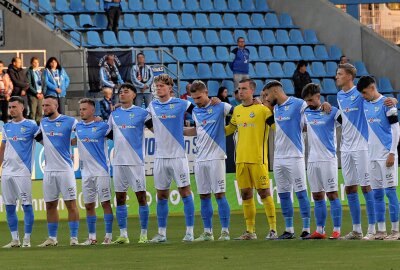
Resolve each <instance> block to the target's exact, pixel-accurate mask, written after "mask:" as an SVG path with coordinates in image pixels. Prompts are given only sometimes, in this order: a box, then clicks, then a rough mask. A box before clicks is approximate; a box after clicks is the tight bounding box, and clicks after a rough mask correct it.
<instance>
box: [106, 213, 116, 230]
mask: <svg viewBox="0 0 400 270" xmlns="http://www.w3.org/2000/svg"><path fill="white" fill-rule="evenodd" d="M113 221H114V216H113V214H104V224H105V227H106V233H112V226H113Z"/></svg>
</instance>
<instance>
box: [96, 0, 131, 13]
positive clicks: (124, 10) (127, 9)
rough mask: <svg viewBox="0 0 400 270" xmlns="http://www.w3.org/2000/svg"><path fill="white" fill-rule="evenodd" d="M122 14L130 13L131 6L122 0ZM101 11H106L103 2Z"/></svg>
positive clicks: (101, 2)
mask: <svg viewBox="0 0 400 270" xmlns="http://www.w3.org/2000/svg"><path fill="white" fill-rule="evenodd" d="M120 5H121V9H122V13H126V12H129V6H128V3H127V2H126V1H125V0H121V2H120ZM100 9H101V10H104V3H103V1H100Z"/></svg>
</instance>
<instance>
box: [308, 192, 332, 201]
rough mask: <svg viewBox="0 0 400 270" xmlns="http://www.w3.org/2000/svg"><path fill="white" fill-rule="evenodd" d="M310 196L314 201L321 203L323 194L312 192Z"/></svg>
mask: <svg viewBox="0 0 400 270" xmlns="http://www.w3.org/2000/svg"><path fill="white" fill-rule="evenodd" d="M312 196H313V199H314V200H315V201H321V200H323V199H324V197H325V193H324V192H313V194H312ZM327 196H328V194H327ZM328 198H329V197H328Z"/></svg>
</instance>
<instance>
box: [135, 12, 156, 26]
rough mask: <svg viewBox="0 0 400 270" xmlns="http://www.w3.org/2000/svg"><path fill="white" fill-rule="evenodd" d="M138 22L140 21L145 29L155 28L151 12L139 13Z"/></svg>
mask: <svg viewBox="0 0 400 270" xmlns="http://www.w3.org/2000/svg"><path fill="white" fill-rule="evenodd" d="M138 23H139V26H140V27H142V28H145V29H148V28H153V23H152V21H151V19H150V16H149V14H146V13H143V14H139V17H138Z"/></svg>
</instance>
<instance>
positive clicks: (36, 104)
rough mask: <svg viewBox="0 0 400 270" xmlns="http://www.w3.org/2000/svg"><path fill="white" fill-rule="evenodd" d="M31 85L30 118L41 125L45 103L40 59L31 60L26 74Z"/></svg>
mask: <svg viewBox="0 0 400 270" xmlns="http://www.w3.org/2000/svg"><path fill="white" fill-rule="evenodd" d="M26 77H27V79H28V83H29V90H28V102H29V109H30V112H31V113H30V118H32V119H33V120H35V121H36V123H38V124H39V123H40V120H41V119H42V110H43V109H42V101H43V91H42V89H43V76H42V71H41V69H40V67H39V58H37V57H32V58H31V66H30V67H29V69H28V71H27V72H26Z"/></svg>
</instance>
